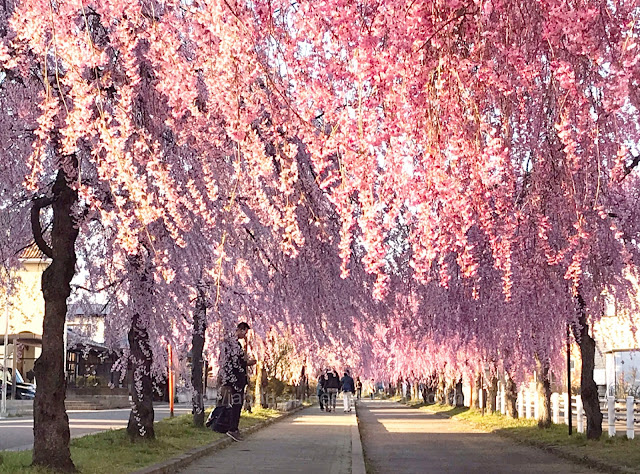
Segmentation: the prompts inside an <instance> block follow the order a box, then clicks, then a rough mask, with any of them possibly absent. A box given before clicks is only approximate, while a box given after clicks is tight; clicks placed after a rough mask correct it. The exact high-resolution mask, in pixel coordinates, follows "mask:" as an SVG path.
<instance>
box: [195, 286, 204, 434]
mask: <svg viewBox="0 0 640 474" xmlns="http://www.w3.org/2000/svg"><path fill="white" fill-rule="evenodd" d="M206 329H207V304H206V300H205V288H204V287H203V286H202V285H201V284H200V285H198V298H197V299H196V308H195V311H194V313H193V339H192V346H191V385H192V386H193V398H192V403H193V425H194V426H204V397H203V393H202V391H203V382H202V364H203V359H202V350H203V349H204V337H205V330H206Z"/></svg>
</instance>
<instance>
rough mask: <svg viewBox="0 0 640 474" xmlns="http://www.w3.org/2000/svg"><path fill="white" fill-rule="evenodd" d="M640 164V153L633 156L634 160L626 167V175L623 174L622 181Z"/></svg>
mask: <svg viewBox="0 0 640 474" xmlns="http://www.w3.org/2000/svg"><path fill="white" fill-rule="evenodd" d="M638 164H640V154H638V155H636V156H634V157H633V161H632V162H631V163H629V164H628V165H625V167H624V176H622V179H621V180H620V181H622V180H623V179H624V178H626V177H627V176H629V174H630V173H631V172H632V171H633V169H634V168H635V167H636V166H638Z"/></svg>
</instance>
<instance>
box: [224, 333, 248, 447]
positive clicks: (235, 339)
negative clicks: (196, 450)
mask: <svg viewBox="0 0 640 474" xmlns="http://www.w3.org/2000/svg"><path fill="white" fill-rule="evenodd" d="M249 329H250V328H249V325H248V324H247V323H245V322H241V323H239V324H238V326H237V327H236V331H235V335H233V336H231V337H228V338H227V339H225V340H224V341H223V343H222V346H221V348H220V374H219V378H220V385H221V386H222V389H221V395H222V402H223V403H224V404H226V405H230V406H231V421H230V427H229V431H228V432H227V436H229V437H230V438H231V439H233V440H234V441H242V437H241V436H240V433H239V432H238V425H239V424H240V412H241V411H242V405H243V402H244V390H245V387H246V386H247V382H248V377H247V367H248V366H250V365H253V364H255V363H256V361H255V359H249V358H248V356H247V354H246V352H245V350H244V349H243V348H242V344H240V341H241V340H244V341H245V344H246V340H247V333H248V332H249Z"/></svg>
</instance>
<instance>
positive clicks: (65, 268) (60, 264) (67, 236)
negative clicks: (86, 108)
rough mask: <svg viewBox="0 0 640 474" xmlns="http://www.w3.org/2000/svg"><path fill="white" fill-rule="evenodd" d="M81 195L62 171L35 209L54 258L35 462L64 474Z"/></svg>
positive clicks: (39, 370) (68, 466) (36, 229)
mask: <svg viewBox="0 0 640 474" xmlns="http://www.w3.org/2000/svg"><path fill="white" fill-rule="evenodd" d="M71 178H72V177H71ZM77 198H78V195H77V193H76V191H74V190H72V189H71V188H70V187H69V186H68V185H67V177H66V175H65V173H64V171H63V170H62V169H60V170H59V171H58V175H57V177H56V181H55V183H54V185H53V198H42V199H40V200H36V201H34V205H33V208H32V211H31V224H32V229H33V233H34V237H35V240H36V243H37V244H38V247H40V250H42V251H43V252H44V253H45V254H46V255H47V256H49V257H50V258H51V259H52V261H51V264H50V265H49V266H48V267H47V269H46V270H45V271H44V273H43V274H42V296H43V298H44V323H43V327H42V353H41V355H40V357H39V358H38V360H36V362H35V366H34V373H35V376H36V379H37V381H38V385H37V388H36V397H35V400H34V403H33V464H34V465H37V466H46V467H49V468H52V469H54V470H58V471H65V472H72V471H75V466H74V464H73V461H72V460H71V452H70V450H69V438H70V433H69V418H68V417H67V412H66V410H65V406H64V399H65V392H66V386H67V384H66V380H65V367H64V360H65V358H66V357H65V350H64V323H65V319H66V316H67V298H68V297H69V295H70V294H71V286H70V282H71V279H72V278H73V275H74V273H75V265H76V253H75V248H74V246H75V241H76V238H77V237H78V228H77V226H76V222H75V219H74V218H73V214H72V206H73V205H74V204H75V203H76V202H77ZM48 205H51V206H52V208H53V228H52V231H51V247H49V246H48V245H47V244H46V242H45V241H44V239H43V237H42V229H41V227H40V220H39V214H40V209H42V208H43V207H45V206H48Z"/></svg>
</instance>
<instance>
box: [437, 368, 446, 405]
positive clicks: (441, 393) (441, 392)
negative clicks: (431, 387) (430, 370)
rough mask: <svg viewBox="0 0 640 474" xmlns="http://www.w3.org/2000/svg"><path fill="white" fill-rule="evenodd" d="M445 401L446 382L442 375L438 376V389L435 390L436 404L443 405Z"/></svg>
mask: <svg viewBox="0 0 640 474" xmlns="http://www.w3.org/2000/svg"><path fill="white" fill-rule="evenodd" d="M446 401H447V397H446V381H445V378H444V374H439V375H438V387H437V388H436V402H438V403H439V404H440V405H444V404H445V403H446Z"/></svg>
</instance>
